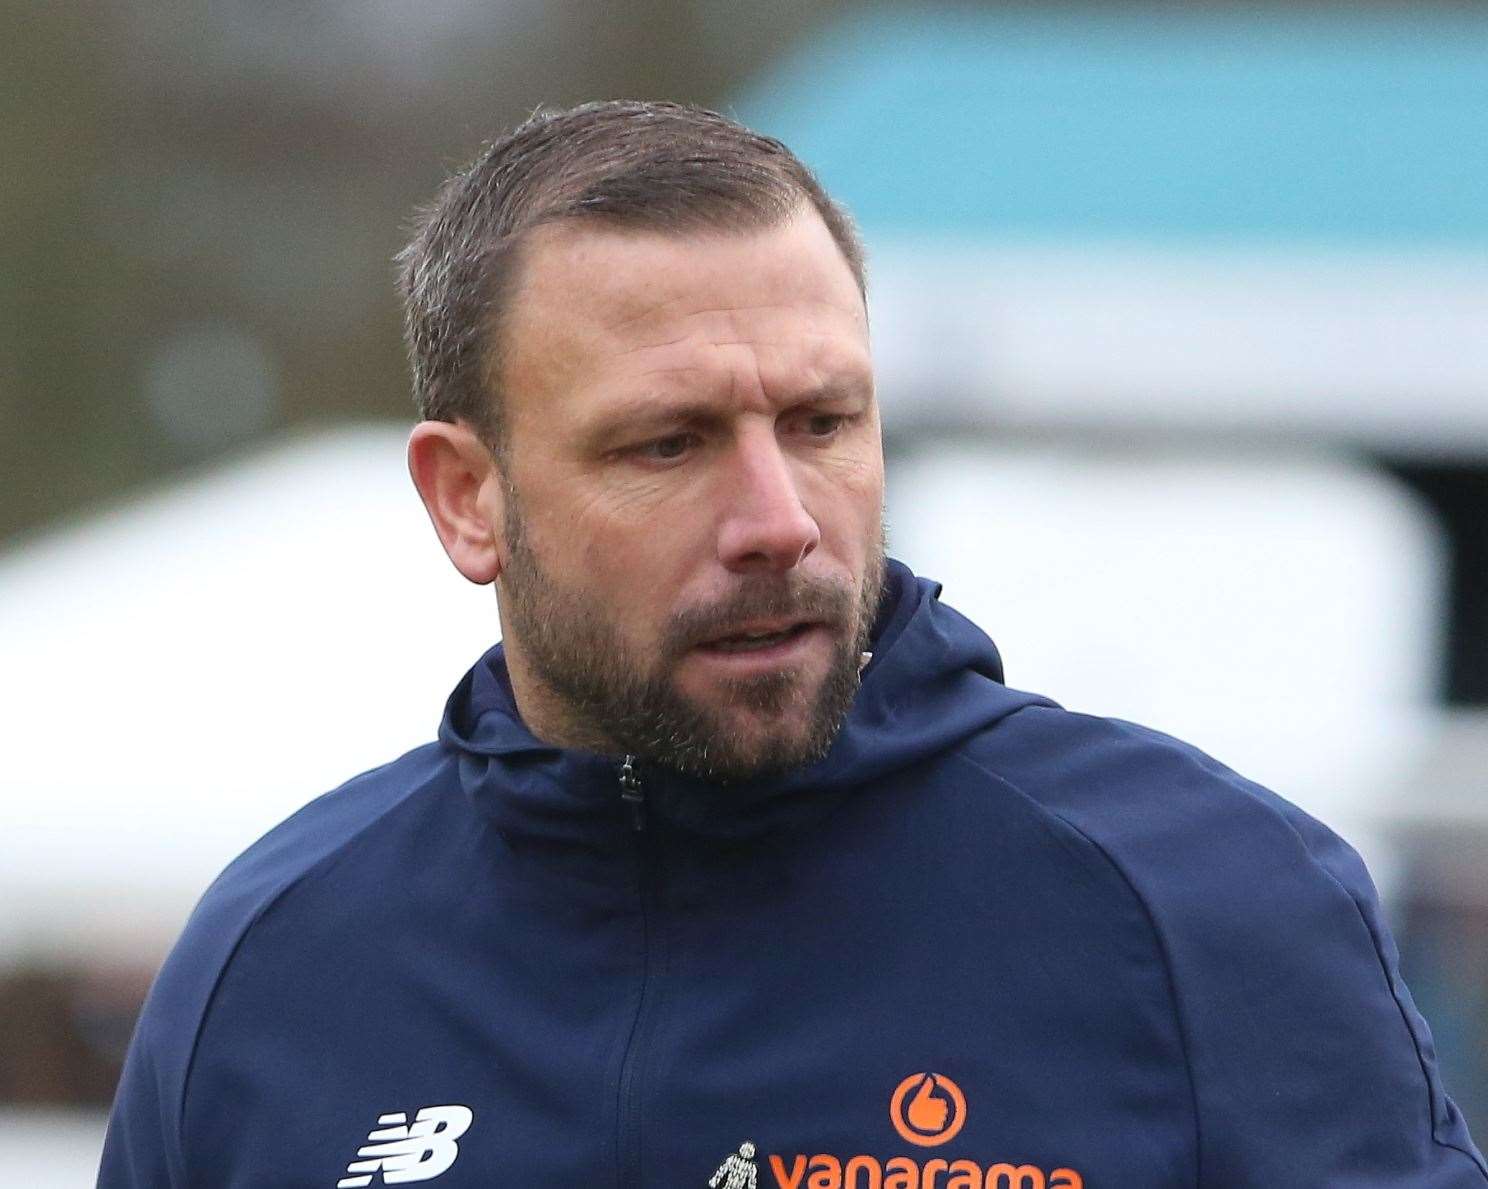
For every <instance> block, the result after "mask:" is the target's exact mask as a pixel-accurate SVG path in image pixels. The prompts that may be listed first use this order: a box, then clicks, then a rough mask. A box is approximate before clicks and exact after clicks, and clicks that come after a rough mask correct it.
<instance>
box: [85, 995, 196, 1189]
mask: <svg viewBox="0 0 1488 1189" xmlns="http://www.w3.org/2000/svg"><path fill="white" fill-rule="evenodd" d="M149 1033H150V1029H149V1027H148V1021H147V1020H146V1019H145V1018H144V1017H141V1021H140V1023H139V1025H138V1026H137V1027H136V1029H135V1034H134V1040H133V1042H132V1043H131V1044H130V1046H129V1055H128V1057H127V1058H126V1059H125V1061H124V1073H123V1076H122V1077H121V1078H120V1079H119V1088H118V1090H117V1092H116V1093H115V1095H114V1107H113V1111H112V1113H111V1114H110V1115H109V1122H108V1134H107V1136H106V1138H105V1139H104V1143H103V1161H102V1163H101V1164H100V1166H99V1169H98V1189H170V1187H174V1186H178V1185H180V1184H181V1182H180V1181H179V1180H178V1179H177V1178H176V1177H175V1176H174V1175H173V1174H172V1172H171V1164H172V1161H171V1159H170V1157H169V1156H168V1155H167V1151H168V1149H169V1148H170V1146H171V1145H172V1142H173V1138H174V1137H173V1135H172V1131H173V1126H174V1125H173V1123H172V1121H171V1115H172V1111H171V1110H170V1108H169V1106H168V1105H167V1104H168V1103H169V1102H170V1095H169V1092H168V1090H167V1089H166V1088H165V1087H163V1086H162V1084H161V1083H162V1078H161V1076H160V1071H159V1067H158V1065H157V1063H156V1060H155V1055H154V1053H153V1052H152V1051H151V1046H150V1041H149Z"/></svg>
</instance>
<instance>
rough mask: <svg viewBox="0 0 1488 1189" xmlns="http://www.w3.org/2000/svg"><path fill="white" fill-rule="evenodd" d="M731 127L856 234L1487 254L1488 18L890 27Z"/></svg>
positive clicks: (1018, 18)
mask: <svg viewBox="0 0 1488 1189" xmlns="http://www.w3.org/2000/svg"><path fill="white" fill-rule="evenodd" d="M731 110H732V111H734V112H735V113H736V114H737V115H738V116H739V117H740V118H741V119H743V120H744V121H745V122H746V123H749V124H751V125H753V126H755V127H757V128H760V129H761V130H763V131H766V132H769V133H772V134H773V135H776V136H779V137H780V138H781V139H783V140H785V141H786V143H788V144H789V145H791V147H792V148H793V149H795V150H796V151H797V152H798V153H799V154H800V155H801V156H802V157H803V158H804V159H805V160H806V161H807V162H808V163H809V164H810V165H812V167H813V168H815V169H816V170H817V171H818V173H819V174H820V175H821V177H822V180H823V181H824V182H825V183H826V185H827V187H828V188H829V189H830V190H831V191H832V192H833V193H834V194H835V195H837V196H838V197H839V198H841V199H843V200H844V201H846V202H847V204H848V205H849V206H850V207H851V208H852V210H853V211H854V213H855V214H856V215H857V216H858V218H859V220H860V221H861V222H862V223H863V224H864V226H865V228H866V229H868V230H869V231H870V232H874V233H878V232H921V233H922V232H926V231H929V232H942V233H947V234H957V235H962V234H971V235H975V236H978V237H984V236H996V237H1000V238H1006V237H1015V238H1016V237H1029V238H1038V239H1047V238H1050V237H1054V238H1066V237H1075V238H1089V237H1091V236H1099V237H1107V238H1139V239H1150V238H1152V237H1154V236H1156V237H1160V238H1163V239H1173V238H1184V237H1197V238H1203V239H1213V238H1224V239H1233V238H1245V239H1255V238H1263V239H1275V240H1281V241H1286V240H1295V239H1305V240H1308V241H1314V242H1316V241H1325V242H1340V243H1351V242H1360V241H1371V242H1373V241H1388V242H1390V243H1393V244H1401V243H1407V244H1410V243H1421V242H1434V243H1442V242H1462V241H1468V242H1472V243H1477V244H1481V243H1484V242H1488V11H1484V12H1483V13H1482V14H1478V13H1475V12H1473V11H1471V10H1467V11H1464V10H1455V11H1453V10H1438V11H1431V10H1426V9H1416V10H1409V11H1407V10H1400V11H1395V12H1384V11H1358V10H1354V11H1349V10H1347V9H1339V10H1326V11H1323V10H1317V11H1309V12H1287V11H1277V12H1257V11H1254V10H1251V11H1249V12H1197V13H1195V12H1189V13H1171V12H1168V13H1165V12H1159V11H1156V10H1150V11H1142V10H1140V9H1137V10H1131V9H1128V10H1125V11H1120V12H1106V11H1102V10H1064V11H1053V12H1050V11H1046V12H1026V11H1025V12H997V11H989V12H976V11H971V10H952V11H945V12H937V11H935V10H933V9H919V10H917V11H915V12H913V13H908V12H906V13H891V12H887V11H886V12H882V13H878V14H876V15H869V16H867V17H864V18H859V19H857V20H854V21H850V22H848V23H846V24H844V25H841V26H839V27H837V28H836V29H835V30H829V31H828V32H826V33H824V34H823V35H821V36H820V37H819V38H818V39H817V40H816V41H815V42H814V43H812V44H810V45H808V46H807V47H806V48H805V49H804V50H803V51H801V52H799V53H797V54H796V55H795V56H793V57H791V58H788V59H786V60H784V61H782V62H781V63H779V64H778V66H777V68H776V69H775V70H773V71H772V72H771V73H770V74H769V75H768V76H766V77H763V78H760V79H759V80H757V81H756V83H755V84H754V85H753V86H751V87H750V88H749V89H748V90H747V91H746V92H744V93H742V94H740V95H739V96H737V97H736V100H735V102H734V103H733V104H732V105H731Z"/></svg>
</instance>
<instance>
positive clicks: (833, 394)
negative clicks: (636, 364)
mask: <svg viewBox="0 0 1488 1189" xmlns="http://www.w3.org/2000/svg"><path fill="white" fill-rule="evenodd" d="M859 395H860V392H859V386H858V385H857V384H856V383H853V382H849V381H847V380H845V379H844V380H841V381H836V382H832V383H828V384H824V385H821V386H820V387H818V388H814V389H809V390H807V391H805V392H803V393H801V394H800V395H799V396H797V397H795V398H794V399H793V400H791V401H790V402H789V404H788V405H786V406H785V407H786V408H796V407H799V406H801V405H811V404H824V403H827V402H830V401H834V400H850V399H854V398H856V397H857V396H859ZM729 411H730V410H729V405H728V402H727V400H726V398H725V399H717V400H710V399H708V398H705V397H704V398H699V397H696V396H684V397H669V396H667V395H665V394H664V393H661V392H654V391H653V392H649V393H644V394H642V395H638V396H634V397H630V398H627V399H625V400H624V401H623V402H622V403H620V404H619V405H617V406H616V407H614V408H612V409H609V410H607V411H606V412H604V413H602V414H600V415H599V417H598V418H597V419H596V420H595V421H594V422H593V423H592V424H591V425H590V426H589V427H587V429H586V430H585V432H584V435H583V439H584V442H585V444H586V445H587V446H589V447H590V448H592V449H597V450H603V449H605V448H606V447H607V446H609V445H610V444H611V443H612V442H613V441H614V440H615V439H616V438H617V437H620V436H622V435H629V434H645V433H646V432H648V431H652V430H659V429H666V428H670V427H672V426H683V425H687V426H698V425H708V424H711V423H716V422H719V421H722V420H724V419H726V418H727V416H728V414H729Z"/></svg>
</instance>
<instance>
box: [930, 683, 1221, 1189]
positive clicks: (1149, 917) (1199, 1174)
mask: <svg viewBox="0 0 1488 1189" xmlns="http://www.w3.org/2000/svg"><path fill="white" fill-rule="evenodd" d="M1024 709H1026V707H1025V708H1024ZM1014 713H1017V712H1016V711H1015V712H1014ZM956 758H958V759H960V760H963V761H964V762H965V763H968V764H970V765H971V766H972V767H974V768H975V769H976V770H977V771H978V772H980V773H982V774H983V775H984V776H987V777H990V778H991V779H992V780H995V781H997V782H998V783H999V784H1001V785H1005V786H1006V787H1007V788H1008V789H1010V790H1011V791H1012V792H1014V793H1015V794H1017V796H1019V797H1020V798H1022V799H1023V800H1024V801H1026V802H1027V803H1028V804H1030V805H1032V806H1033V807H1034V808H1035V809H1036V810H1037V811H1038V812H1039V813H1040V814H1041V815H1043V816H1045V817H1049V818H1053V819H1054V820H1055V821H1058V822H1060V823H1061V824H1062V825H1064V826H1065V827H1066V828H1068V829H1070V830H1072V831H1074V833H1075V834H1077V835H1078V836H1079V837H1080V838H1082V839H1084V840H1085V842H1086V843H1088V844H1089V845H1090V847H1091V848H1092V849H1093V850H1094V851H1095V852H1096V853H1097V854H1099V855H1100V856H1101V858H1102V859H1104V860H1105V861H1106V863H1107V864H1108V865H1109V866H1110V868H1111V870H1112V871H1114V872H1115V873H1116V876H1117V878H1118V879H1120V880H1121V882H1122V883H1123V884H1124V885H1126V888H1127V890H1128V891H1129V892H1130V893H1131V895H1132V899H1133V900H1135V901H1136V902H1137V904H1138V905H1139V906H1140V907H1141V909H1142V915H1143V917H1144V918H1145V919H1146V921H1147V927H1148V929H1149V930H1151V932H1152V937H1153V941H1154V943H1155V944H1156V946H1157V952H1158V954H1159V955H1160V956H1161V958H1162V964H1163V975H1164V978H1165V980H1166V982H1167V986H1168V998H1169V1000H1170V1001H1171V1002H1172V1007H1173V1021H1174V1023H1175V1024H1176V1025H1177V1029H1178V1042H1179V1045H1180V1046H1181V1048H1182V1050H1183V1070H1184V1074H1185V1075H1186V1077H1187V1080H1188V1093H1189V1103H1190V1107H1191V1110H1192V1113H1193V1129H1194V1186H1195V1189H1199V1187H1201V1186H1202V1185H1203V1183H1204V1176H1203V1169H1204V1143H1203V1118H1202V1115H1201V1114H1200V1111H1199V1087H1198V1079H1197V1077H1196V1076H1195V1074H1194V1068H1193V1055H1192V1044H1191V1038H1190V1036H1189V1029H1188V1024H1187V1020H1186V1018H1185V1013H1184V1011H1183V1008H1182V1003H1181V997H1180V995H1179V993H1178V980H1177V978H1176V977H1175V975H1174V973H1173V962H1172V958H1171V956H1170V955H1169V953H1168V946H1167V939H1166V938H1165V937H1164V935H1163V931H1162V930H1161V929H1160V928H1159V927H1158V924H1157V918H1156V916H1155V915H1154V914H1153V912H1152V908H1151V906H1150V905H1149V904H1148V903H1147V899H1146V897H1145V896H1143V895H1142V893H1141V892H1140V891H1139V890H1138V889H1137V887H1136V885H1135V884H1134V883H1133V882H1132V880H1131V878H1130V877H1129V876H1128V875H1127V873H1126V871H1125V869H1124V868H1123V867H1122V866H1121V864H1120V863H1118V862H1117V861H1116V859H1115V858H1114V857H1113V856H1112V855H1111V853H1110V852H1109V851H1108V850H1107V849H1106V848H1105V847H1104V846H1102V845H1101V844H1100V843H1099V842H1098V841H1096V840H1095V839H1094V838H1092V837H1091V836H1090V835H1089V834H1087V833H1086V832H1085V831H1084V830H1082V829H1081V828H1080V827H1079V826H1078V825H1076V824H1075V823H1074V822H1072V821H1070V820H1069V819H1068V818H1067V817H1065V816H1064V815H1063V814H1062V813H1058V812H1056V811H1055V810H1052V809H1050V808H1049V807H1048V806H1047V805H1044V804H1043V803H1042V802H1040V801H1039V800H1037V799H1036V798H1035V797H1033V796H1031V795H1030V794H1028V793H1027V792H1025V791H1024V790H1023V789H1022V788H1020V787H1019V786H1018V785H1017V784H1015V783H1014V782H1013V781H1011V780H1009V779H1008V778H1007V777H1005V776H1003V775H1002V774H1001V773H998V772H995V771H993V770H992V769H991V768H988V767H987V766H986V765H985V764H984V763H982V762H981V761H979V760H976V759H973V758H972V757H971V756H968V755H964V754H959V753H958V754H957V756H956Z"/></svg>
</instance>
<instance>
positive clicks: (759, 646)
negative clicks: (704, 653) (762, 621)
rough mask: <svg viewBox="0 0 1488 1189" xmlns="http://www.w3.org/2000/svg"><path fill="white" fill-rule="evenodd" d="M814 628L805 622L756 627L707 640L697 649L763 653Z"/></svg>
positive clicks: (811, 624) (813, 625)
mask: <svg viewBox="0 0 1488 1189" xmlns="http://www.w3.org/2000/svg"><path fill="white" fill-rule="evenodd" d="M815 626H816V625H815V624H813V623H807V622H798V623H788V624H785V625H783V626H779V627H773V626H765V625H756V626H752V627H745V628H740V629H738V630H737V631H734V632H731V633H729V634H728V635H726V636H719V637H716V638H715V639H712V640H707V641H705V642H704V643H702V644H700V645H699V647H700V648H705V649H708V650H710V651H713V652H763V651H765V650H766V649H769V648H774V647H777V646H778V645H781V644H786V643H789V642H790V641H792V640H795V639H797V638H798V637H800V636H802V635H804V634H805V633H806V632H808V631H810V630H811V629H812V628H813V627H815Z"/></svg>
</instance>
